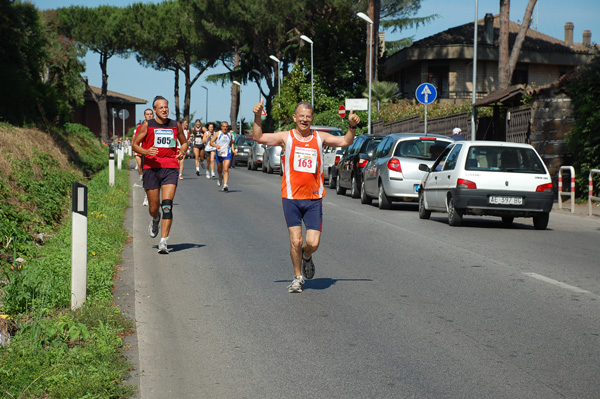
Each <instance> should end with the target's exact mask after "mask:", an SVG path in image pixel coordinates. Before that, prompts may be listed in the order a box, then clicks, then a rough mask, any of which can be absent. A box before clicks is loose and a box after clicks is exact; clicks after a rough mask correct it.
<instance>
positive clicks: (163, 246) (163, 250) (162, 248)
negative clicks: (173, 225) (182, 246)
mask: <svg viewBox="0 0 600 399" xmlns="http://www.w3.org/2000/svg"><path fill="white" fill-rule="evenodd" d="M158 253H159V254H163V255H168V254H169V249H168V248H167V240H166V239H165V238H161V239H160V242H159V243H158Z"/></svg>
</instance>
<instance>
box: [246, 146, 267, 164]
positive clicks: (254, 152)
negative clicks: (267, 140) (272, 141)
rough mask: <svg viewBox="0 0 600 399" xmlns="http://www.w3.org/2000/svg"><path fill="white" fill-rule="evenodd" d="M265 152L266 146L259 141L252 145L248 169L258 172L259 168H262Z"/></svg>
mask: <svg viewBox="0 0 600 399" xmlns="http://www.w3.org/2000/svg"><path fill="white" fill-rule="evenodd" d="M253 141H254V140H253ZM264 152H265V146H264V145H263V144H260V143H259V142H258V141H254V142H253V143H252V146H251V147H250V152H249V154H248V169H252V170H258V167H259V166H260V167H262V162H263V154H264Z"/></svg>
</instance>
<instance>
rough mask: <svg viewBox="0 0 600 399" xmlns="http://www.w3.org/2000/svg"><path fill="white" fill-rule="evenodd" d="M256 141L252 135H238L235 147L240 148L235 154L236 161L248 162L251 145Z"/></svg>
mask: <svg viewBox="0 0 600 399" xmlns="http://www.w3.org/2000/svg"><path fill="white" fill-rule="evenodd" d="M253 143H254V139H253V138H252V136H238V137H237V138H236V139H235V147H236V148H237V150H238V153H237V155H236V156H235V163H236V164H237V163H239V162H245V163H248V155H249V154H250V147H252V144H253Z"/></svg>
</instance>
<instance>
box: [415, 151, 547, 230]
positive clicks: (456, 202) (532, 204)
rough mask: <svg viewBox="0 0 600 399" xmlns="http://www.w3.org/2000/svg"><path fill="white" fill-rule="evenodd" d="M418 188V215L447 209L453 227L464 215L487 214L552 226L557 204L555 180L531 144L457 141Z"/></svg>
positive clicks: (539, 226) (507, 221)
mask: <svg viewBox="0 0 600 399" xmlns="http://www.w3.org/2000/svg"><path fill="white" fill-rule="evenodd" d="M419 169H421V170H422V171H425V172H427V174H426V175H425V177H424V178H423V181H422V183H421V187H420V188H419V217H420V218H421V219H428V218H429V217H430V215H431V212H447V213H448V223H449V224H450V226H459V225H460V224H461V222H462V218H463V216H464V215H480V216H483V215H488V216H498V217H501V218H502V221H503V222H504V223H505V224H511V223H512V222H513V220H514V218H515V217H531V218H533V225H534V227H535V229H537V230H544V229H546V227H547V226H548V220H549V217H550V211H551V210H552V204H553V202H554V193H553V191H552V179H551V177H550V174H549V173H548V169H547V168H546V166H545V165H544V162H543V161H542V159H541V158H540V156H539V154H538V153H537V152H536V151H535V149H534V148H533V147H532V146H530V145H529V144H517V143H505V142H498V141H458V142H456V144H454V145H452V146H450V147H448V148H446V149H445V150H444V152H443V153H442V154H441V155H440V157H439V158H438V159H437V161H436V162H434V164H433V165H432V166H431V168H430V167H428V166H427V165H426V164H421V165H419Z"/></svg>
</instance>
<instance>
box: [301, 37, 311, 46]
mask: <svg viewBox="0 0 600 399" xmlns="http://www.w3.org/2000/svg"><path fill="white" fill-rule="evenodd" d="M300 39H302V40H304V41H305V42H307V43H310V44H313V41H312V40H310V38H309V37H308V36H306V35H300Z"/></svg>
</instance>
